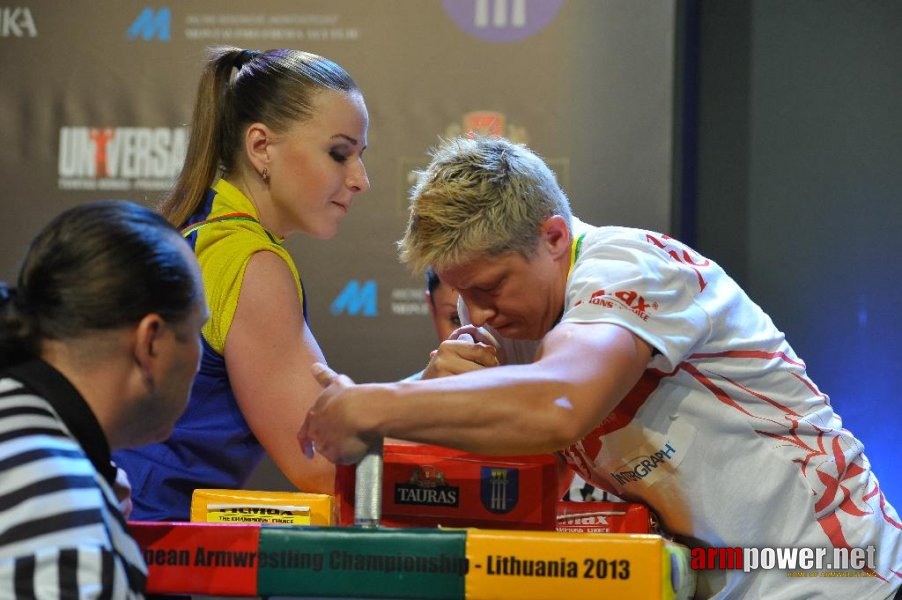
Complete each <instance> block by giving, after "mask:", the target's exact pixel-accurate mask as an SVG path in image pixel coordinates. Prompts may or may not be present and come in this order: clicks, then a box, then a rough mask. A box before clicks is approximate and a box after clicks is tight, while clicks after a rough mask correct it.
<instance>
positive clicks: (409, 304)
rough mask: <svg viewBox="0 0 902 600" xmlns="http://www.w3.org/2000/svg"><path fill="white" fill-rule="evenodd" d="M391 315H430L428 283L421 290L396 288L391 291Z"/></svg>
mask: <svg viewBox="0 0 902 600" xmlns="http://www.w3.org/2000/svg"><path fill="white" fill-rule="evenodd" d="M391 314H393V315H402V316H408V315H423V316H425V315H428V314H429V306H428V305H427V304H426V283H425V281H424V282H423V287H421V288H395V289H393V290H392V291H391Z"/></svg>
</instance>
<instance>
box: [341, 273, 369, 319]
mask: <svg viewBox="0 0 902 600" xmlns="http://www.w3.org/2000/svg"><path fill="white" fill-rule="evenodd" d="M377 291H378V288H377V287H376V282H375V281H374V280H372V279H370V280H369V281H366V282H364V283H363V285H360V282H359V281H357V280H356V279H352V280H351V281H349V282H348V285H346V286H345V288H344V289H343V290H341V293H340V294H338V296H337V297H336V298H335V300H333V301H332V308H331V309H330V311H331V312H332V314H333V315H340V314H341V313H342V312H344V311H347V313H348V314H349V315H352V316H354V315H361V316H364V317H375V316H376V315H378V314H379V311H378V310H377V309H376V297H377Z"/></svg>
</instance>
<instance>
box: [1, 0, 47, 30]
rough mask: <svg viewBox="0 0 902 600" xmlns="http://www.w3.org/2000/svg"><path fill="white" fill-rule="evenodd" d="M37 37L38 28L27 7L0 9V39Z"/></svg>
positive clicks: (5, 7)
mask: <svg viewBox="0 0 902 600" xmlns="http://www.w3.org/2000/svg"><path fill="white" fill-rule="evenodd" d="M37 36H38V28H37V27H36V26H35V24H34V17H32V16H31V10H29V9H28V7H27V6H15V7H8V6H2V7H0V38H6V37H37Z"/></svg>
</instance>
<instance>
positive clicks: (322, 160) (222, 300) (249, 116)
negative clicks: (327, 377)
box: [115, 48, 369, 520]
mask: <svg viewBox="0 0 902 600" xmlns="http://www.w3.org/2000/svg"><path fill="white" fill-rule="evenodd" d="M367 127H368V116H367V110H366V105H365V104H364V100H363V96H362V94H361V92H360V90H359V89H358V87H357V85H356V84H355V83H354V81H353V80H352V79H351V77H350V76H349V75H348V74H347V72H345V70H344V69H342V68H341V67H340V66H339V65H337V64H335V63H334V62H332V61H330V60H328V59H325V58H323V57H320V56H316V55H314V54H309V53H306V52H300V51H297V50H269V51H266V52H257V51H253V50H242V49H239V48H219V49H215V50H213V51H212V52H211V57H210V60H209V62H208V63H207V66H206V68H205V70H204V72H203V75H202V77H201V80H200V85H199V88H198V93H197V101H196V104H195V107H194V117H193V121H192V129H191V137H190V141H189V144H188V152H187V158H186V160H185V165H184V167H183V170H182V172H181V174H180V176H179V178H178V181H177V183H176V185H175V187H174V188H173V190H172V192H171V193H170V195H169V196H168V197H167V198H166V199H165V201H164V203H163V206H162V211H163V214H164V215H165V216H166V218H167V219H169V221H170V222H171V223H173V224H174V225H176V226H177V227H179V228H181V230H182V233H183V235H184V236H185V238H186V239H187V240H188V242H189V243H190V244H191V245H192V247H193V248H194V251H195V253H196V255H197V258H198V261H199V263H200V265H201V272H202V275H203V281H204V289H205V292H206V295H207V300H208V304H209V307H210V314H211V318H210V320H209V322H208V323H207V324H206V326H205V327H204V328H203V332H202V335H203V348H204V353H203V358H202V361H201V368H200V372H199V373H198V376H197V378H196V379H195V383H194V386H193V388H192V393H191V399H190V402H189V405H188V409H187V410H186V411H185V414H184V415H183V417H182V418H181V420H179V422H178V423H177V424H176V426H175V430H174V432H173V435H172V436H171V437H170V438H169V439H168V440H166V441H165V442H162V443H158V444H153V445H150V446H144V447H142V448H138V449H136V450H130V451H124V452H120V453H117V454H116V456H115V459H116V462H117V464H119V466H120V467H122V468H124V469H125V470H126V471H127V472H128V474H129V477H130V478H131V483H132V487H133V490H134V493H133V499H134V505H135V506H134V512H133V514H132V518H134V519H139V520H141V519H143V520H187V519H188V513H189V507H190V500H191V493H192V491H193V490H194V489H195V488H240V487H241V486H242V485H243V484H244V482H245V480H246V479H247V477H248V476H249V475H250V474H251V473H252V471H253V469H254V468H255V466H256V465H257V463H258V462H259V460H260V458H261V457H262V455H263V452H264V451H265V452H267V453H269V455H270V456H271V457H272V458H273V460H274V462H275V463H276V464H277V465H278V466H279V468H280V469H281V470H282V472H283V473H284V474H285V475H286V476H287V478H288V479H289V480H290V481H291V482H292V483H293V484H294V485H296V486H297V487H298V488H299V489H300V490H303V491H309V492H321V493H331V492H332V491H333V478H334V471H333V467H332V466H331V465H330V464H329V463H328V462H327V461H325V460H323V459H320V460H318V461H315V462H310V461H306V460H301V452H300V450H299V448H298V442H297V438H296V434H297V429H298V426H299V425H300V423H301V422H302V421H303V418H304V415H305V414H306V411H307V409H308V408H309V407H310V406H311V405H312V402H313V400H314V399H315V398H316V395H317V393H318V392H319V389H320V387H319V385H318V384H317V383H316V381H315V380H314V378H313V376H312V375H311V371H310V365H311V364H312V363H314V362H316V361H322V360H323V357H322V353H321V351H320V349H319V346H318V345H317V343H316V340H315V338H314V337H313V334H312V333H311V331H310V329H309V328H308V326H307V322H306V310H305V305H306V303H305V298H304V293H303V289H302V286H301V281H300V277H299V276H298V271H297V268H296V267H295V265H294V263H293V261H292V259H291V257H290V256H289V254H288V252H287V251H286V250H285V249H284V248H283V247H282V240H283V239H284V238H286V237H287V236H289V235H291V234H295V233H303V234H306V235H308V236H311V237H313V238H318V239H328V238H331V237H332V236H334V235H335V233H336V232H337V230H338V224H339V223H340V222H341V220H342V218H344V216H345V215H346V214H347V212H348V210H349V209H350V208H351V204H352V202H353V200H354V198H355V196H356V195H357V194H358V193H360V192H365V191H366V190H367V189H369V180H368V179H367V174H366V169H365V167H364V164H363V151H364V149H365V148H366V144H367Z"/></svg>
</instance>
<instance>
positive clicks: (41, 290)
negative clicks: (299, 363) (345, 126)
mask: <svg viewBox="0 0 902 600" xmlns="http://www.w3.org/2000/svg"><path fill="white" fill-rule="evenodd" d="M206 317H207V309H206V305H205V302H204V297H203V289H202V287H201V284H200V274H199V271H198V268H197V263H196V261H195V258H194V256H193V255H192V254H191V252H190V249H189V248H188V246H187V245H186V244H185V243H184V241H183V240H182V239H181V237H180V236H179V235H178V233H177V232H176V231H175V230H174V229H172V228H171V227H170V225H169V224H168V223H167V222H166V221H165V220H164V219H163V218H161V217H159V216H158V215H156V214H155V213H153V212H152V211H150V210H148V209H146V208H144V207H141V206H138V205H136V204H132V203H129V202H118V201H108V202H97V203H91V204H85V205H81V206H78V207H76V208H73V209H70V210H68V211H66V212H64V213H63V214H62V215H60V216H59V217H57V218H56V219H54V220H53V221H52V222H51V223H50V224H49V225H48V226H47V227H46V228H45V229H44V230H43V231H42V232H41V233H40V234H39V235H38V237H37V238H35V240H34V241H33V242H32V244H31V246H30V247H29V249H28V252H27V254H26V256H25V259H24V261H23V264H22V267H21V270H20V273H19V277H18V282H17V286H16V287H15V288H12V287H10V286H7V285H6V284H3V283H0V598H140V597H143V595H144V588H145V581H146V572H147V569H146V566H145V564H144V561H143V559H142V557H141V553H140V550H139V548H138V546H137V544H136V543H135V541H134V540H133V539H132V538H131V535H130V534H129V531H128V527H127V525H126V521H125V515H124V514H123V512H122V507H123V506H125V505H127V503H128V500H127V493H128V489H127V484H125V485H121V484H120V485H117V470H116V468H115V466H114V465H113V464H112V462H111V460H110V452H111V450H112V449H117V448H125V447H131V446H136V445H140V444H146V443H149V442H152V441H157V440H160V439H163V438H165V437H166V436H167V435H168V434H169V432H170V430H171V428H172V425H173V423H174V422H175V420H176V419H177V418H178V417H179V416H180V414H181V413H182V411H183V410H184V407H185V403H186V401H187V397H188V390H189V388H190V385H191V381H192V379H193V377H194V374H195V373H196V371H197V366H198V358H199V355H200V337H199V335H200V328H201V325H202V324H203V322H204V320H205V319H206ZM117 490H118V491H119V492H122V493H120V494H118V495H117Z"/></svg>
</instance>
